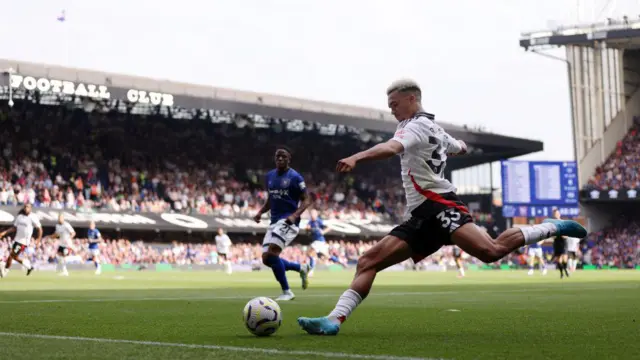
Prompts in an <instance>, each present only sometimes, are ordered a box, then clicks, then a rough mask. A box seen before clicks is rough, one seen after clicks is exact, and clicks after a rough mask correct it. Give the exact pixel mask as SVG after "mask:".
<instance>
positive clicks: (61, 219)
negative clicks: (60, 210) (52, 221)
mask: <svg viewBox="0 0 640 360" xmlns="http://www.w3.org/2000/svg"><path fill="white" fill-rule="evenodd" d="M63 222H64V215H62V214H60V215H58V224H62V223H63Z"/></svg>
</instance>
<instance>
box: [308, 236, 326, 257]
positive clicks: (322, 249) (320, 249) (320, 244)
mask: <svg viewBox="0 0 640 360" xmlns="http://www.w3.org/2000/svg"><path fill="white" fill-rule="evenodd" d="M311 248H312V249H313V250H315V251H316V252H317V253H318V254H324V255H329V244H327V242H326V241H318V240H316V241H314V242H312V243H311Z"/></svg>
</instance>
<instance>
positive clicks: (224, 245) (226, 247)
mask: <svg viewBox="0 0 640 360" xmlns="http://www.w3.org/2000/svg"><path fill="white" fill-rule="evenodd" d="M216 248H217V249H218V252H219V253H220V254H227V253H229V251H230V250H231V239H230V238H229V236H228V235H227V234H222V235H216Z"/></svg>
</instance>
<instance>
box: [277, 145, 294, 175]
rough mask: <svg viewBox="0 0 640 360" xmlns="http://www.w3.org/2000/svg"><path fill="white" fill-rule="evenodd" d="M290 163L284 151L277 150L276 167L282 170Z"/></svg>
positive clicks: (289, 158)
mask: <svg viewBox="0 0 640 360" xmlns="http://www.w3.org/2000/svg"><path fill="white" fill-rule="evenodd" d="M289 162H291V155H289V153H288V152H287V151H286V150H282V149H279V150H277V151H276V167H277V168H278V169H281V170H284V169H286V168H288V167H289Z"/></svg>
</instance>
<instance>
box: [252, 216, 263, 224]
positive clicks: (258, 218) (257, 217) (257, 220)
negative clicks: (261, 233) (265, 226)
mask: <svg viewBox="0 0 640 360" xmlns="http://www.w3.org/2000/svg"><path fill="white" fill-rule="evenodd" d="M261 217H262V214H256V216H254V217H253V221H255V222H257V223H260V218H261Z"/></svg>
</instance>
